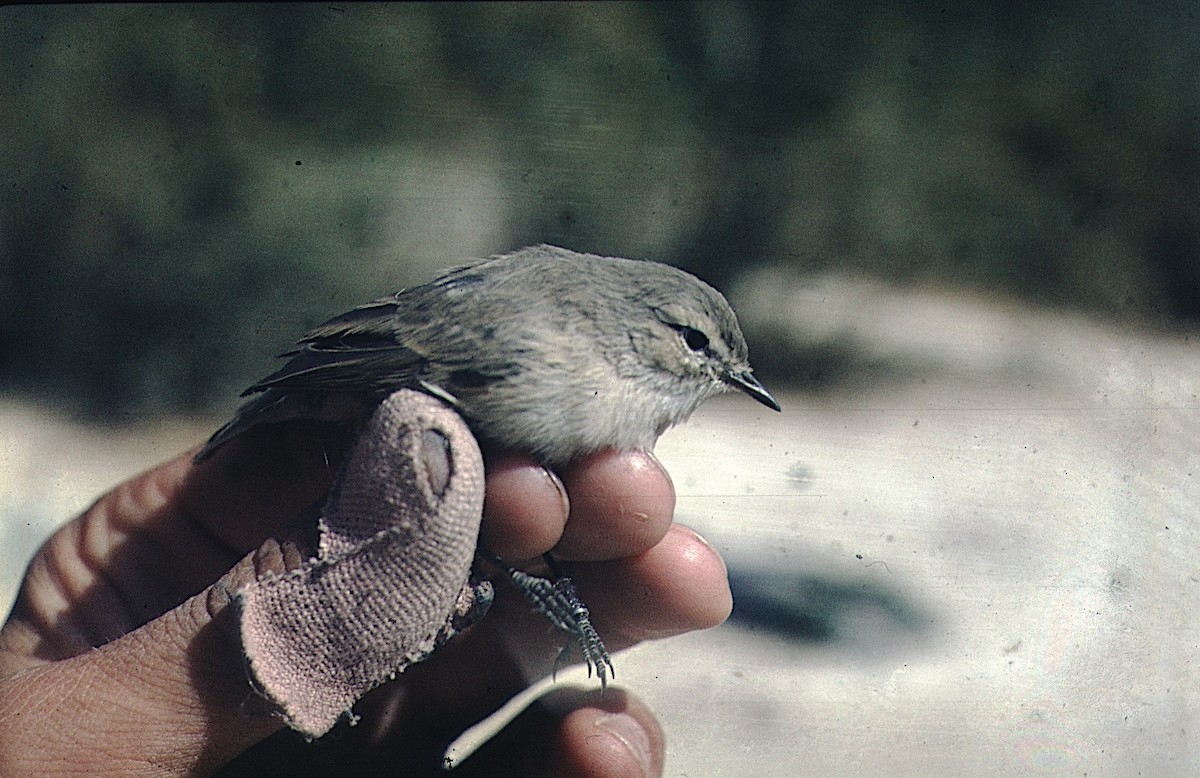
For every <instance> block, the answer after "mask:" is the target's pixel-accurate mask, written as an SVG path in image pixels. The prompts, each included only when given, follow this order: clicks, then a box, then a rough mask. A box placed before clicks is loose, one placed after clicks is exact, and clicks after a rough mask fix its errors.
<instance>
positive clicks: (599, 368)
mask: <svg viewBox="0 0 1200 778" xmlns="http://www.w3.org/2000/svg"><path fill="white" fill-rule="evenodd" d="M281 357H283V358H286V359H287V360H288V361H287V362H286V363H285V364H284V365H283V366H282V367H281V368H280V369H279V370H277V371H276V372H274V373H272V374H270V375H268V376H266V377H265V378H263V379H262V380H260V381H258V382H256V383H255V384H253V385H252V386H250V387H249V388H248V389H247V390H246V391H245V392H243V396H250V395H252V396H253V397H252V399H250V400H249V401H248V402H246V403H245V404H244V405H243V406H242V407H241V408H240V409H239V410H238V411H237V412H236V414H235V415H234V417H233V418H232V419H231V420H230V421H229V422H228V423H227V424H225V425H224V426H222V427H221V428H220V429H218V430H217V431H216V432H215V433H214V434H213V435H212V437H211V438H210V439H209V440H208V442H207V443H206V444H205V446H204V447H203V448H202V449H201V451H200V452H199V454H197V456H196V460H197V461H202V460H204V459H206V458H208V457H209V456H210V455H211V454H212V453H213V452H215V451H216V450H217V449H219V448H220V447H221V446H222V445H223V444H225V443H226V442H228V441H229V440H231V439H232V438H234V437H236V436H237V435H239V434H241V433H242V432H244V431H246V430H247V429H250V428H251V427H254V426H256V425H258V424H263V423H273V422H281V421H287V420H290V419H301V418H308V419H320V420H341V421H348V422H353V421H356V420H359V419H362V418H364V417H365V415H366V414H367V413H368V412H369V411H370V410H371V409H373V408H374V406H375V405H377V404H378V403H379V402H380V401H382V400H383V398H384V397H386V396H387V395H389V394H391V393H392V392H393V391H396V390H398V389H401V388H410V389H416V390H419V391H423V392H427V393H429V394H431V395H433V396H435V397H438V398H440V399H441V400H443V401H444V402H446V403H447V404H448V405H449V406H450V407H451V408H453V409H454V410H456V411H457V412H458V413H459V414H460V415H462V416H463V418H464V419H465V420H466V421H467V424H468V425H469V427H470V428H471V431H472V433H473V434H474V435H475V436H476V437H477V438H478V439H479V440H480V442H481V443H482V444H483V445H484V446H493V447H496V448H501V449H506V450H512V451H523V452H525V453H527V454H529V455H531V456H533V457H534V458H535V459H536V460H538V461H539V462H542V463H543V464H545V465H547V466H549V467H551V468H560V467H563V466H565V465H566V464H568V463H569V462H571V461H572V460H574V459H577V458H579V457H581V456H584V455H587V454H590V453H593V452H596V451H599V450H602V449H616V450H619V451H630V450H643V451H649V450H652V449H653V447H654V444H655V442H656V441H657V439H658V437H659V436H660V435H661V434H662V433H663V432H664V431H665V430H666V429H667V428H669V427H671V426H673V425H676V424H679V423H681V422H683V421H685V420H686V419H687V418H688V417H689V416H690V415H691V414H692V412H693V411H695V409H696V408H697V407H698V406H699V405H700V404H701V403H702V402H703V401H704V400H706V399H708V398H709V397H711V396H712V395H714V394H717V393H720V392H723V391H728V390H731V389H733V390H740V391H742V392H744V393H745V394H747V395H749V396H750V397H751V398H753V399H754V400H757V401H758V402H760V403H762V404H763V405H765V406H767V407H768V408H771V409H773V410H776V411H778V410H780V406H779V403H778V402H776V400H775V398H774V397H772V395H771V394H770V393H769V392H768V391H767V390H766V388H765V387H764V386H763V385H762V383H760V382H759V380H758V379H757V378H756V377H755V376H754V374H753V369H752V368H751V366H750V362H749V353H748V347H747V345H746V339H745V337H744V336H743V334H742V331H741V328H740V327H739V325H738V322H737V317H736V315H735V314H734V312H733V309H732V308H731V307H730V305H729V303H728V301H726V299H725V297H724V296H723V295H722V294H721V293H720V292H718V291H717V290H716V289H714V288H713V287H711V286H709V285H708V284H707V283H705V282H704V281H701V280H700V279H699V278H697V277H695V276H694V275H692V274H690V273H687V272H685V271H683V270H680V269H678V268H675V267H672V266H670V265H666V264H661V263H658V262H652V261H648V260H634V259H624V258H620V257H604V256H598V255H595V254H586V253H579V252H575V251H572V250H570V249H565V248H559V247H556V246H550V245H546V244H541V245H536V246H528V247H526V248H522V249H520V250H518V251H514V252H511V253H508V254H503V255H497V256H493V257H491V258H489V259H485V260H481V261H476V262H472V263H469V264H465V265H462V266H460V267H457V268H454V269H452V270H449V271H447V272H445V273H444V274H442V275H440V276H439V277H438V278H436V279H435V280H433V281H431V282H429V283H427V284H424V285H421V286H415V287H411V288H409V289H405V290H403V291H400V292H397V293H395V294H392V295H389V296H387V297H383V298H381V299H378V300H375V301H373V302H369V303H367V304H365V305H363V306H360V307H358V308H355V309H353V310H351V311H349V312H347V313H344V314H341V315H340V316H335V317H334V318H332V319H330V320H328V321H326V322H325V323H323V324H321V325H319V326H318V327H316V328H314V329H313V330H312V331H310V332H309V333H308V334H306V335H305V336H304V337H303V338H302V339H301V340H300V342H299V343H298V344H297V345H296V346H295V347H294V348H293V349H291V350H289V351H287V352H285V353H284V354H282V355H281Z"/></svg>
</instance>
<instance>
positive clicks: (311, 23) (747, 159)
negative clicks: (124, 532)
mask: <svg viewBox="0 0 1200 778" xmlns="http://www.w3.org/2000/svg"><path fill="white" fill-rule="evenodd" d="M1197 41H1200V23H1198V22H1197V19H1196V12H1195V10H1194V7H1193V6H1192V5H1190V4H1187V3H1177V4H1171V3H1166V4H1157V5H1156V6H1155V7H1154V9H1153V11H1151V9H1150V8H1148V7H1135V6H1126V5H1124V4H1097V3H1083V2H1073V3H1070V2H1068V3H1000V2H990V3H984V2H975V3H965V4H949V5H948V6H936V5H931V6H925V5H923V4H911V3H895V2H893V3H885V2H867V3H858V4H843V3H716V2H712V3H697V4H687V5H683V4H661V5H659V4H633V3H624V4H595V5H580V4H573V5H544V4H534V5H525V4H504V5H498V4H497V5H492V4H485V5H465V4H422V5H386V6H372V5H359V4H348V5H344V6H340V5H300V6H286V5H279V4H270V5H260V6H255V5H240V4H229V5H211V6H194V5H187V6H179V5H167V6H154V5H132V6H107V5H98V6H86V5H83V6H19V7H14V6H8V7H5V8H3V9H0V130H2V133H3V134H2V137H3V140H4V142H3V145H2V146H0V184H2V189H0V380H2V381H3V387H5V388H7V389H9V390H18V391H25V392H35V393H38V394H39V395H41V396H43V397H44V398H46V399H47V400H50V401H55V402H60V403H63V404H66V405H68V406H69V407H74V408H75V409H77V410H84V411H89V412H92V413H94V414H97V415H98V416H102V417H105V418H119V417H120V416H121V415H122V414H128V413H146V412H153V411H176V410H195V409H206V408H211V407H212V406H214V405H216V404H220V405H222V406H230V405H231V404H232V402H233V395H234V394H235V389H236V388H237V387H239V386H242V385H245V384H246V383H247V382H248V381H249V380H251V379H252V378H255V377H257V376H258V375H260V374H262V373H263V372H265V371H267V370H268V369H270V365H269V360H268V359H267V356H268V355H269V354H270V353H271V352H273V351H276V350H279V349H281V348H283V347H285V346H286V345H287V344H288V343H289V342H290V341H291V340H293V339H294V338H295V337H296V336H297V335H298V334H299V332H300V331H301V330H302V329H303V328H304V327H305V326H307V325H311V324H313V323H315V322H316V321H318V320H320V319H323V318H325V317H327V316H328V315H331V314H334V313H337V312H339V311H341V310H343V309H345V308H347V307H350V306H352V305H354V304H357V303H359V302H362V301H364V300H367V299H370V298H372V297H374V296H378V295H379V294H382V293H386V292H390V291H394V290H396V289H398V288H400V287H402V286H405V285H408V284H411V283H415V282H418V281H421V280H424V279H426V278H428V277H429V276H430V274H431V273H433V272H434V271H435V270H436V269H438V268H440V267H445V266H448V265H451V264H454V263H456V262H458V261H460V260H461V259H463V258H465V257H470V256H482V255H487V254H491V253H496V252H499V251H504V250H508V249H511V248H515V247H517V246H520V245H524V244H527V243H532V242H538V241H548V242H552V243H558V244H562V245H566V246H569V247H572V248H575V249H579V250H585V251H595V252H599V253H613V254H623V255H628V256H639V257H647V258H654V259H659V260H663V261H668V262H672V263H675V264H679V265H681V266H684V267H688V268H690V269H692V270H694V271H696V272H698V273H700V274H701V275H703V276H705V277H706V278H708V279H709V280H711V281H713V282H714V283H717V284H718V285H723V284H727V283H728V282H729V281H731V280H732V279H733V278H735V277H736V276H737V275H738V274H739V273H740V272H741V271H742V270H743V269H745V268H747V267H750V266H752V265H757V264H759V263H776V264H779V265H787V266H791V267H796V268H801V269H804V270H807V271H813V272H817V271H823V270H849V271H854V272H867V273H872V274H877V275H880V276H883V277H887V278H891V279H895V280H896V281H897V282H901V283H938V284H952V285H968V286H973V287H976V288H982V289H988V290H996V291H998V292H1001V293H1004V294H1011V295H1019V296H1022V297H1025V298H1029V299H1032V300H1035V301H1038V302H1041V303H1044V304H1052V305H1061V306H1070V307H1076V308H1081V309H1084V310H1088V311H1092V312H1095V313H1096V314H1097V315H1104V316H1119V317H1122V318H1124V319H1130V320H1134V321H1137V322H1141V323H1160V322H1166V323H1180V322H1195V321H1196V320H1197V319H1198V318H1200V218H1198V217H1200V201H1198V200H1197V198H1196V197H1195V192H1196V189H1197V183H1198V181H1197V178H1198V176H1197V172H1198V166H1200V162H1197V160H1198V159H1200V155H1198V153H1197V152H1198V146H1200V137H1198V134H1197V131H1198V127H1197V108H1198V106H1200V57H1198V56H1197Z"/></svg>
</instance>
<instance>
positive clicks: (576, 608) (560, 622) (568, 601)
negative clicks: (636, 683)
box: [490, 557, 616, 690]
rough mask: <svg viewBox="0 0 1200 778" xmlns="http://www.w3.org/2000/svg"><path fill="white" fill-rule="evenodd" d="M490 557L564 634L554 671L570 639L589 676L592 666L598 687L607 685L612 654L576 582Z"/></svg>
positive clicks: (602, 687)
mask: <svg viewBox="0 0 1200 778" xmlns="http://www.w3.org/2000/svg"><path fill="white" fill-rule="evenodd" d="M490 559H491V561H492V562H493V563H497V564H500V566H501V567H503V569H504V570H505V572H506V573H507V575H508V578H509V580H510V581H512V583H513V585H514V586H516V587H517V589H518V590H520V592H521V594H523V595H524V596H525V599H527V600H528V601H529V602H531V603H532V604H533V606H534V607H536V608H537V609H538V611H540V612H541V613H542V614H543V615H544V616H545V617H546V618H547V619H549V620H550V623H551V624H553V625H554V626H555V627H556V628H558V629H560V630H562V631H563V632H565V633H566V634H567V636H568V641H567V644H566V645H564V646H563V647H562V650H561V651H559V654H558V657H557V658H556V659H555V661H554V671H555V672H557V670H558V665H559V662H560V661H561V659H562V656H563V654H564V653H565V652H566V651H567V649H568V648H570V645H571V640H572V639H573V640H574V641H575V643H576V644H578V646H579V650H580V653H581V654H582V655H583V663H584V664H585V665H586V666H587V673H588V677H589V678H591V677H592V670H593V669H594V670H595V671H596V677H597V678H598V679H599V680H600V689H601V690H604V689H605V688H606V687H607V686H608V679H609V678H610V677H612V678H615V677H616V672H615V671H614V670H613V664H612V658H611V657H609V655H608V650H607V649H606V648H605V647H604V641H603V640H601V639H600V635H599V633H597V632H596V628H595V627H593V626H592V618H591V614H590V613H589V612H588V609H587V606H586V605H584V604H583V601H582V600H580V599H579V594H578V593H577V592H576V591H575V585H574V584H573V583H571V579H570V578H568V577H566V576H561V575H560V576H558V577H557V578H555V580H553V581H551V580H550V579H549V578H543V577H541V576H537V575H530V574H529V573H526V572H523V571H521V570H517V569H516V568H513V567H510V566H509V565H507V564H504V563H503V562H501V561H500V560H499V558H497V557H491V558H490Z"/></svg>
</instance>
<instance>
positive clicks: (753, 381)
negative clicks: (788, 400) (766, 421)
mask: <svg viewBox="0 0 1200 778" xmlns="http://www.w3.org/2000/svg"><path fill="white" fill-rule="evenodd" d="M724 378H725V383H727V384H729V385H730V386H732V387H735V388H737V389H741V390H742V391H743V392H745V393H746V394H748V395H750V396H751V397H753V398H754V399H755V400H758V401H759V402H760V403H762V404H763V405H765V406H767V407H768V408H770V409H771V410H773V411H779V410H783V409H782V408H780V407H779V403H777V402H775V398H774V397H772V396H771V393H770V392H768V391H767V389H766V387H765V386H763V385H762V384H760V383H759V382H758V379H757V378H755V377H754V374H753V373H751V372H750V371H749V370H741V371H734V370H730V371H729V372H728V373H726V374H725V376H724Z"/></svg>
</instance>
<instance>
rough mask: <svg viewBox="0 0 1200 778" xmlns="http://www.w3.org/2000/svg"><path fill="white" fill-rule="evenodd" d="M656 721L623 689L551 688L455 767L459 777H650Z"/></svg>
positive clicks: (657, 746)
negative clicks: (602, 691)
mask: <svg viewBox="0 0 1200 778" xmlns="http://www.w3.org/2000/svg"><path fill="white" fill-rule="evenodd" d="M665 750H666V745H665V738H664V736H663V731H662V726H661V725H660V724H659V723H658V720H657V719H656V718H655V717H654V714H653V713H652V712H651V711H650V709H649V708H648V707H646V705H645V703H643V702H642V701H641V700H639V699H638V698H637V697H635V696H633V695H632V694H629V693H628V692H626V691H625V690H623V689H615V688H610V689H608V691H607V692H605V694H604V695H603V696H601V695H600V694H599V693H598V692H597V691H596V690H584V689H580V688H577V687H566V688H559V689H555V690H553V691H552V692H550V693H549V694H547V695H546V696H544V697H542V698H541V699H540V700H538V701H537V702H536V703H535V704H534V705H532V706H530V707H529V708H528V709H526V710H525V711H524V712H523V713H522V714H521V715H520V716H518V717H517V718H516V719H515V720H514V721H513V722H512V723H511V724H509V726H507V727H505V729H504V730H503V731H502V732H501V733H499V734H498V735H497V736H496V737H494V738H492V739H491V740H490V741H488V742H487V743H486V744H485V745H484V746H482V747H481V748H480V749H479V750H478V751H477V752H475V753H474V754H472V755H471V756H470V757H469V758H467V759H466V761H464V762H463V763H462V766H461V767H458V768H457V769H456V773H458V772H461V773H462V775H464V776H474V775H525V776H543V775H545V776H597V777H603V776H635V775H638V776H653V775H661V774H662V771H663V761H664V754H665Z"/></svg>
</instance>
